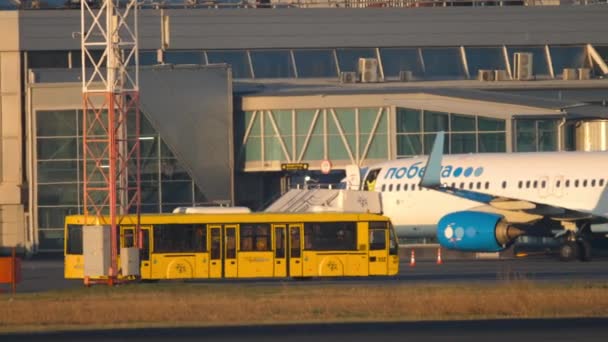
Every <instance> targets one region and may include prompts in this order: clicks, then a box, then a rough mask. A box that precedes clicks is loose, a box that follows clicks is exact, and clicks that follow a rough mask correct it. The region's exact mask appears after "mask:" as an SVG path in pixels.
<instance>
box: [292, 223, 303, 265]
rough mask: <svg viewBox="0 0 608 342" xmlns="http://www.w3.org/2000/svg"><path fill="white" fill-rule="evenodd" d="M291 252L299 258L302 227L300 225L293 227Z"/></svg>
mask: <svg viewBox="0 0 608 342" xmlns="http://www.w3.org/2000/svg"><path fill="white" fill-rule="evenodd" d="M290 230H291V252H290V253H291V254H290V256H291V257H292V258H299V257H300V254H301V251H300V228H299V227H291V228H290Z"/></svg>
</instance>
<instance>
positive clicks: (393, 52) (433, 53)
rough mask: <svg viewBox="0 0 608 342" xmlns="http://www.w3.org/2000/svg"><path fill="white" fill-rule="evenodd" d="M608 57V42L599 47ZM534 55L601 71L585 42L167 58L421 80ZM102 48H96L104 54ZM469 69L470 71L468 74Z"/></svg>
mask: <svg viewBox="0 0 608 342" xmlns="http://www.w3.org/2000/svg"><path fill="white" fill-rule="evenodd" d="M594 48H595V49H596V50H597V52H598V53H599V54H600V55H601V56H603V58H604V59H605V60H606V59H608V46H594ZM516 52H530V53H532V54H533V63H532V64H533V65H532V69H533V73H534V75H535V77H537V78H541V79H548V78H552V77H553V78H560V77H561V75H562V73H563V69H564V68H583V67H585V68H587V67H589V68H591V69H592V70H593V72H594V73H596V74H598V73H600V72H601V70H599V69H598V67H597V65H596V64H595V63H593V62H592V60H591V59H589V58H588V56H587V48H586V46H585V45H528V46H503V45H497V46H465V47H460V46H454V47H424V46H421V47H379V48H378V49H376V48H325V49H280V50H277V49H254V50H247V49H242V50H202V49H201V50H168V51H164V52H162V56H161V57H162V60H164V62H165V63H170V64H215V63H227V64H230V65H231V66H232V73H233V77H234V78H236V79H251V78H260V79H265V78H337V77H338V76H339V73H338V71H357V69H358V61H359V58H377V59H378V60H379V68H380V72H381V73H380V74H381V75H384V77H385V78H386V79H388V80H391V79H392V80H396V79H398V78H399V74H400V72H401V71H410V72H411V73H412V76H413V77H414V78H415V79H423V80H424V79H426V80H451V79H452V80H453V79H467V78H469V79H476V78H477V74H478V72H479V70H481V69H484V70H508V69H510V70H513V69H514V68H513V54H514V53H516ZM102 53H103V52H102V51H93V52H92V55H93V57H94V58H95V59H99V58H100V57H101V55H102ZM158 58H159V56H158V54H157V52H156V51H146V50H144V51H140V53H139V60H140V64H141V65H154V64H158V63H160V62H159V61H158V60H157V59H158ZM80 60H81V56H80V52H79V51H33V52H28V61H29V62H28V66H29V67H32V68H68V67H72V68H78V67H80ZM467 71H468V73H467Z"/></svg>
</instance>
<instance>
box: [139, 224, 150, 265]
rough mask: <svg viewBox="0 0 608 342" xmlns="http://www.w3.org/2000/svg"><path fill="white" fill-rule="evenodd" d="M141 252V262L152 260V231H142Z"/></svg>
mask: <svg viewBox="0 0 608 342" xmlns="http://www.w3.org/2000/svg"><path fill="white" fill-rule="evenodd" d="M141 236H142V241H141V250H140V251H139V258H140V259H141V260H144V261H145V260H150V230H149V229H142V230H141Z"/></svg>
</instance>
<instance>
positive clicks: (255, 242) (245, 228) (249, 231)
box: [241, 223, 270, 252]
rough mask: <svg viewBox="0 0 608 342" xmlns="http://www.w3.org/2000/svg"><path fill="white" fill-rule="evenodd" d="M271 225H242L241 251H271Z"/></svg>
mask: <svg viewBox="0 0 608 342" xmlns="http://www.w3.org/2000/svg"><path fill="white" fill-rule="evenodd" d="M269 250H270V225H269V224H261V223H258V224H241V251H243V252H251V251H269Z"/></svg>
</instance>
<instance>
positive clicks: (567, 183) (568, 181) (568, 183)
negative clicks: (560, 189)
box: [566, 179, 570, 188]
mask: <svg viewBox="0 0 608 342" xmlns="http://www.w3.org/2000/svg"><path fill="white" fill-rule="evenodd" d="M569 187H570V180H569V179H568V180H566V188H569Z"/></svg>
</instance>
